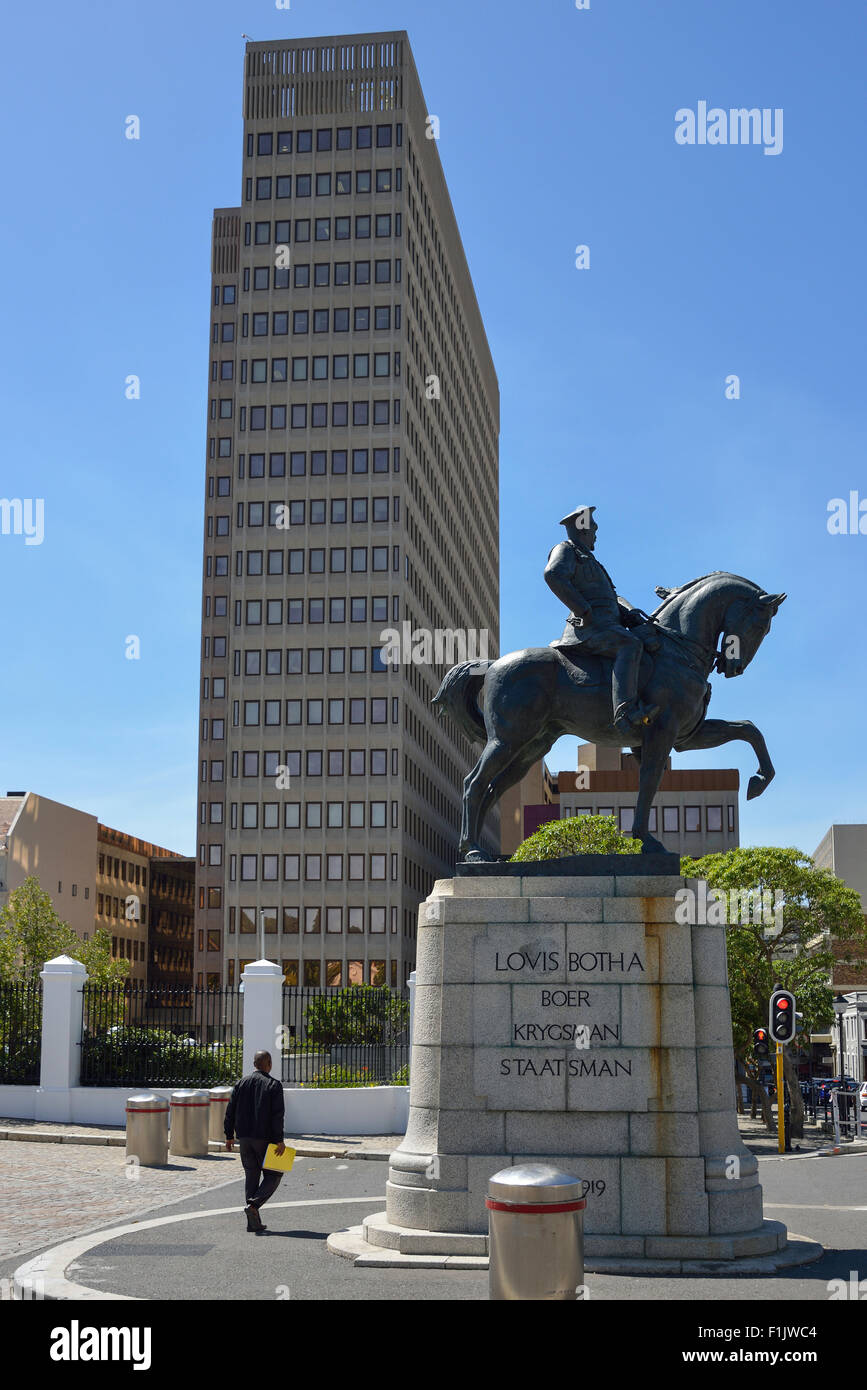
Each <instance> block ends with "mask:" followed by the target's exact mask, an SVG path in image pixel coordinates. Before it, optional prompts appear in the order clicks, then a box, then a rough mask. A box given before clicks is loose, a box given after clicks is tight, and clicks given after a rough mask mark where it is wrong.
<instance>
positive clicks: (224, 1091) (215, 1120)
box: [208, 1086, 232, 1139]
mask: <svg viewBox="0 0 867 1390" xmlns="http://www.w3.org/2000/svg"><path fill="white" fill-rule="evenodd" d="M210 1095H211V1109H210V1118H209V1122H208V1138H209V1139H225V1137H226V1130H225V1126H224V1124H223V1121H224V1120H225V1118H226V1106H227V1105H228V1104H229V1099H230V1097H231V1095H232V1087H231V1086H212V1087H211V1091H210Z"/></svg>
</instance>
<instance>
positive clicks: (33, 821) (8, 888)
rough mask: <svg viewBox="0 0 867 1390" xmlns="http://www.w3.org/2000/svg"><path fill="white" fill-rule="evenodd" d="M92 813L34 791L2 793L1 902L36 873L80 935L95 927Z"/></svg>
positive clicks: (84, 937)
mask: <svg viewBox="0 0 867 1390" xmlns="http://www.w3.org/2000/svg"><path fill="white" fill-rule="evenodd" d="M97 825H98V821H97V818H96V816H91V815H89V814H88V813H87V812H86V811H77V810H76V809H75V808H74V807H72V806H64V805H63V803H62V802H60V801H52V800H51V798H50V797H47V796H39V795H37V793H36V792H7V793H6V795H5V797H2V798H0V907H5V906H6V904H7V902H8V901H9V894H10V893H14V891H15V889H16V888H20V887H21V885H22V884H23V882H24V880H25V879H26V878H30V877H35V878H38V880H39V886H40V887H41V888H42V890H43V892H45V893H47V894H48V895H49V897H50V898H51V901H52V903H53V904H54V908H55V911H56V912H57V914H58V916H59V917H61V918H62V919H63V921H64V922H68V923H69V925H70V926H71V927H72V929H73V931H74V932H75V934H76V935H77V936H79V937H80V938H81V940H82V941H87V940H88V939H89V937H90V936H91V935H92V933H93V929H94V911H95V906H96V897H95V875H94V871H95V868H96V828H97Z"/></svg>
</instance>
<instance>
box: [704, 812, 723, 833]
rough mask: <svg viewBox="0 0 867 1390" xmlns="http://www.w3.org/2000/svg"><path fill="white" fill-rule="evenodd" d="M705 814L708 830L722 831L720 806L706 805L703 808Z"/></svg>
mask: <svg viewBox="0 0 867 1390" xmlns="http://www.w3.org/2000/svg"><path fill="white" fill-rule="evenodd" d="M705 814H706V815H707V828H708V830H709V831H716V832H718V833H722V828H723V824H722V806H708V807H706V808H705Z"/></svg>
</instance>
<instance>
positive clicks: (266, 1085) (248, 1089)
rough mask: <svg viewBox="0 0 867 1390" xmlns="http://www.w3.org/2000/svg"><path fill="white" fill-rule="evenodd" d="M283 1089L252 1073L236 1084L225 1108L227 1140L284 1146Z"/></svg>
mask: <svg viewBox="0 0 867 1390" xmlns="http://www.w3.org/2000/svg"><path fill="white" fill-rule="evenodd" d="M283 1113H284V1107H283V1086H282V1084H281V1082H279V1081H278V1080H277V1078H276V1077H275V1076H269V1075H268V1073H267V1072H264V1071H254V1072H253V1073H252V1075H250V1076H245V1077H244V1078H243V1079H242V1080H241V1081H239V1082H238V1084H237V1086H236V1087H235V1089H234V1090H233V1091H232V1096H231V1099H230V1101H229V1104H228V1105H227V1106H226V1120H225V1130H226V1138H227V1139H234V1138H235V1135H237V1136H238V1138H239V1139H267V1140H269V1141H270V1143H272V1144H282V1143H283Z"/></svg>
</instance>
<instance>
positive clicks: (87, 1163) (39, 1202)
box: [0, 1121, 242, 1258]
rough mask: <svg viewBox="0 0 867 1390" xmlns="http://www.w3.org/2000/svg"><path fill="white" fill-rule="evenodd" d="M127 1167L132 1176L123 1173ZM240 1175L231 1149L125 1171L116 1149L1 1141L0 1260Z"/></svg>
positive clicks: (114, 1222)
mask: <svg viewBox="0 0 867 1390" xmlns="http://www.w3.org/2000/svg"><path fill="white" fill-rule="evenodd" d="M3 1124H4V1125H8V1124H9V1122H8V1121H4V1122H3ZM40 1128H42V1126H40ZM58 1128H60V1129H63V1128H65V1127H64V1126H58ZM133 1172H134V1173H135V1174H136V1176H135V1178H131V1177H130V1176H128V1174H129V1173H133ZM241 1176H242V1170H241V1164H240V1160H239V1158H238V1155H237V1151H236V1152H235V1153H233V1154H226V1153H215V1154H211V1155H210V1156H209V1157H208V1158H175V1157H174V1156H173V1155H171V1154H170V1155H169V1164H168V1166H167V1167H165V1168H136V1169H133V1168H129V1169H128V1168H127V1165H126V1156H125V1154H124V1151H123V1150H122V1149H117V1148H108V1147H102V1146H96V1147H94V1146H91V1145H86V1146H85V1145H76V1144H52V1143H33V1142H30V1141H28V1140H24V1141H21V1140H17V1141H15V1142H14V1143H10V1142H8V1141H7V1142H0V1258H5V1257H9V1256H12V1255H19V1254H21V1255H24V1254H26V1253H27V1252H29V1251H33V1250H39V1249H41V1248H42V1246H45V1245H52V1244H55V1243H56V1242H57V1241H60V1240H69V1239H71V1237H73V1236H76V1235H83V1234H84V1233H85V1232H86V1231H92V1230H99V1229H100V1228H101V1227H104V1226H111V1225H118V1224H121V1223H122V1222H124V1221H130V1220H135V1219H136V1217H139V1216H142V1215H144V1213H145V1212H149V1211H152V1210H153V1209H154V1208H157V1207H163V1206H165V1205H166V1203H168V1202H174V1201H177V1200H180V1199H182V1198H184V1197H194V1196H196V1194H197V1193H201V1192H205V1191H207V1190H208V1189H209V1188H212V1187H217V1186H219V1185H220V1184H221V1183H225V1182H231V1181H235V1180H237V1179H238V1178H239V1177H241Z"/></svg>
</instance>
